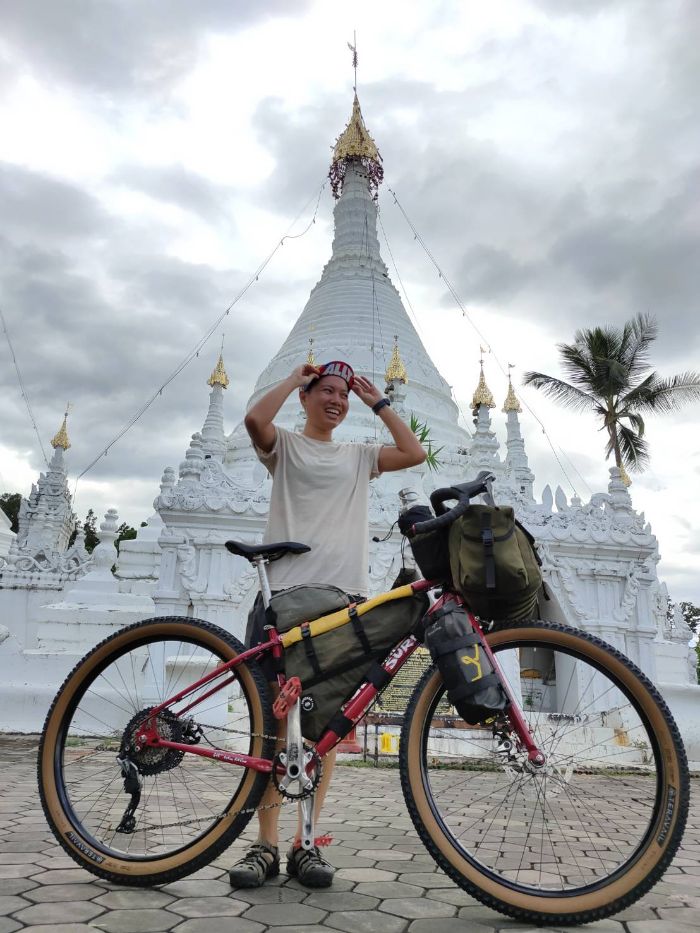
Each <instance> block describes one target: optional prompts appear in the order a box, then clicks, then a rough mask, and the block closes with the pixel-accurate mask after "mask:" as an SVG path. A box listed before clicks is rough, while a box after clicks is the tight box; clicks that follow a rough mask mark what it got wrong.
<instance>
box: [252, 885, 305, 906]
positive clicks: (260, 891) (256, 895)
mask: <svg viewBox="0 0 700 933" xmlns="http://www.w3.org/2000/svg"><path fill="white" fill-rule="evenodd" d="M308 893H309V889H308V888H303V889H302V888H293V887H292V886H291V885H290V884H285V885H274V886H273V885H270V884H265V885H264V886H263V887H262V888H249V889H247V890H245V889H243V888H239V889H238V890H236V891H234V894H235V896H236V898H237V899H238V900H239V901H245V902H246V903H247V904H298V903H300V902H301V901H303V900H304V898H305V897H306V896H307V895H308Z"/></svg>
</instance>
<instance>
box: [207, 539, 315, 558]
mask: <svg viewBox="0 0 700 933" xmlns="http://www.w3.org/2000/svg"><path fill="white" fill-rule="evenodd" d="M226 550H227V551H230V552H231V554H237V555H238V556H239V557H245V559H246V560H249V561H250V562H251V563H252V562H253V560H254V559H255V558H256V557H258V556H260V557H265V558H266V559H267V560H279V559H280V557H284V555H285V554H305V553H306V552H307V551H310V550H311V548H310V547H309V546H308V544H298V543H297V542H296V541H280V542H278V543H277V544H243V542H242V541H227V542H226Z"/></svg>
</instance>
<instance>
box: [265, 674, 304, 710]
mask: <svg viewBox="0 0 700 933" xmlns="http://www.w3.org/2000/svg"><path fill="white" fill-rule="evenodd" d="M300 696H301V681H300V680H299V678H298V677H290V678H289V680H288V681H287V683H286V684H285V685H284V687H282V689H281V690H280V695H279V696H278V697H277V699H276V700H275V702H274V703H273V704H272V713H273V715H274V717H275V719H284V717H285V716H286V715H287V713H288V712H289V711H290V709H291V708H292V706H294V704H295V703H296V701H297V700H298V699H299V697H300Z"/></svg>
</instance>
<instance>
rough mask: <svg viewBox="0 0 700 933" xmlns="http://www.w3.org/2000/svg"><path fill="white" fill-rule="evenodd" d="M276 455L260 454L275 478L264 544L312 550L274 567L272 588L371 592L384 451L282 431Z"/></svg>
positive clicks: (277, 438) (279, 430) (376, 446)
mask: <svg viewBox="0 0 700 933" xmlns="http://www.w3.org/2000/svg"><path fill="white" fill-rule="evenodd" d="M275 432H276V433H275V444H274V446H273V448H272V450H271V451H270V452H269V453H265V452H264V451H262V450H260V449H258V448H257V447H256V448H255V452H256V454H257V456H258V459H259V460H260V462H261V463H263V464H264V465H265V466H266V467H267V469H268V471H269V473H270V475H271V476H272V477H273V482H272V495H271V497H270V513H269V517H268V520H267V528H266V530H265V535H264V538H263V542H264V543H265V544H272V543H273V542H277V541H297V542H299V543H301V544H308V545H309V546H310V547H311V550H310V551H309V552H308V553H306V554H297V555H294V554H288V555H286V556H285V557H283V558H281V559H280V560H277V561H273V562H272V563H270V564H269V565H268V567H267V573H268V579H269V581H270V586H271V587H272V589H273V590H274V589H279V590H281V589H286V588H287V587H290V586H297V585H300V584H304V585H306V584H310V585H311V584H313V585H315V584H319V583H321V584H323V583H325V584H331V585H333V586H337V587H340V589H341V590H344V591H345V592H346V593H352V594H353V595H357V596H366V595H367V594H368V592H369V519H368V507H369V481H370V480H371V479H375V478H376V477H377V476H379V475H380V474H379V451H380V450H381V449H382V445H381V444H355V443H351V444H337V443H336V442H335V441H317V440H314V439H313V438H310V437H305V436H304V435H303V434H295V433H292V432H291V431H286V430H285V429H284V428H280V427H275Z"/></svg>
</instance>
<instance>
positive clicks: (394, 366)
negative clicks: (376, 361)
mask: <svg viewBox="0 0 700 933" xmlns="http://www.w3.org/2000/svg"><path fill="white" fill-rule="evenodd" d="M384 378H385V379H386V381H387V383H390V382H403V384H404V385H407V384H408V373H407V372H406V367H405V366H404V364H403V360H402V359H401V354H400V353H399V337H398V334H394V351H393V353H392V354H391V362H390V363H389V365H388V366H387V368H386V372H385V373H384Z"/></svg>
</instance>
